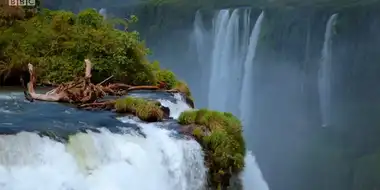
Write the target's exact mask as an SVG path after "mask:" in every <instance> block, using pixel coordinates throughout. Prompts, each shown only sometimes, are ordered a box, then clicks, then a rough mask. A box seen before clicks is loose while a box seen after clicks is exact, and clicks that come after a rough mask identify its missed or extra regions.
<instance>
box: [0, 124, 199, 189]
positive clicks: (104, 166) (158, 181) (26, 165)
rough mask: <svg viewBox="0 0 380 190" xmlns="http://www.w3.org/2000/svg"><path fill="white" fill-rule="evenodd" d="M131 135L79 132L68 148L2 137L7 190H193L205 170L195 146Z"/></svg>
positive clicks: (1, 181) (1, 170)
mask: <svg viewBox="0 0 380 190" xmlns="http://www.w3.org/2000/svg"><path fill="white" fill-rule="evenodd" d="M141 127H142V131H143V132H144V133H145V134H146V138H143V137H140V136H136V135H131V134H114V133H111V132H109V131H108V130H107V129H102V130H101V133H93V132H88V133H78V134H76V135H74V136H72V137H70V140H69V142H68V144H62V143H60V142H56V141H53V140H51V139H49V138H47V137H40V136H38V135H37V134H34V133H29V132H21V133H19V134H17V135H2V136H0V189H2V190H30V189H33V190H104V189H107V190H125V189H128V190H157V188H158V187H160V189H167V190H178V189H183V190H194V189H201V188H202V185H203V183H204V178H205V173H206V169H205V167H204V166H203V153H202V150H201V147H200V146H199V145H198V144H197V143H196V142H195V141H189V140H180V139H174V138H171V137H169V133H170V132H169V131H167V130H164V129H160V128H158V127H156V126H154V124H141Z"/></svg>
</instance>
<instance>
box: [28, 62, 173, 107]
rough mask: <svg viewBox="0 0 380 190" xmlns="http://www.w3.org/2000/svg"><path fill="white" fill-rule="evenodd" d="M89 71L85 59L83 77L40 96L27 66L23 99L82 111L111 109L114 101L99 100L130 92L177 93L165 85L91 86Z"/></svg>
mask: <svg viewBox="0 0 380 190" xmlns="http://www.w3.org/2000/svg"><path fill="white" fill-rule="evenodd" d="M91 69H92V63H91V61H90V60H88V59H85V76H84V77H78V78H77V79H75V80H73V81H70V82H67V83H63V84H60V85H59V86H58V87H56V88H54V89H53V90H50V91H49V92H47V93H44V94H40V93H36V91H35V84H36V75H35V71H34V67H33V65H32V64H28V70H29V74H30V81H29V82H28V83H27V87H26V89H27V92H24V94H25V97H26V99H28V100H29V101H34V100H40V101H50V102H66V103H71V104H75V105H78V107H79V108H84V109H113V108H114V104H115V100H108V101H99V100H100V99H102V98H104V97H105V96H106V95H110V96H123V95H126V94H127V93H128V92H130V91H132V90H164V91H167V92H177V91H176V90H165V85H162V84H160V85H157V86H131V85H127V84H122V83H114V84H108V85H102V83H104V82H105V81H103V82H101V83H99V84H93V83H91V80H90V79H91ZM110 78H111V77H110ZM108 79H109V78H108ZM106 80H107V79H106ZM21 82H23V81H21Z"/></svg>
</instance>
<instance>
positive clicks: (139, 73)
mask: <svg viewBox="0 0 380 190" xmlns="http://www.w3.org/2000/svg"><path fill="white" fill-rule="evenodd" d="M134 20H136V19H134ZM132 21H133V20H126V21H122V20H111V21H109V20H105V19H104V18H103V16H102V15H100V14H98V13H97V12H96V11H95V10H93V9H87V10H84V11H82V12H80V13H78V14H77V15H75V14H73V13H72V12H67V11H60V10H59V11H50V10H43V11H41V12H40V13H39V14H37V15H36V16H32V17H31V18H28V19H13V20H12V23H10V25H3V27H2V28H1V30H0V32H1V35H0V49H1V54H0V72H1V74H2V76H4V77H7V74H9V73H11V72H12V71H14V70H17V69H21V68H23V67H25V65H26V64H27V63H32V64H34V65H36V68H37V69H38V72H39V79H41V81H43V82H51V83H59V82H64V81H68V80H71V79H73V78H74V77H75V76H77V75H80V74H82V72H83V69H84V64H83V60H84V59H85V58H89V59H91V60H92V62H93V63H94V71H95V72H94V76H93V79H94V80H95V81H99V80H102V79H104V78H106V77H108V76H111V75H114V79H116V80H118V81H123V82H126V83H129V84H135V85H141V84H154V83H155V77H154V75H153V72H152V67H151V66H150V64H149V62H148V61H147V59H146V58H145V57H146V55H147V53H148V49H147V48H145V46H144V43H143V42H142V41H140V39H139V34H138V33H137V32H127V31H122V30H117V29H115V26H116V25H119V26H120V25H121V26H124V27H125V28H126V27H127V25H128V24H130V23H131V22H132Z"/></svg>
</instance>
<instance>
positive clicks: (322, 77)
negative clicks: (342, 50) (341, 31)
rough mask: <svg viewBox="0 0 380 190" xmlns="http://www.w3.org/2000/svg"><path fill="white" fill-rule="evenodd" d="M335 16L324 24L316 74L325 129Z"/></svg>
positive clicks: (328, 105)
mask: <svg viewBox="0 0 380 190" xmlns="http://www.w3.org/2000/svg"><path fill="white" fill-rule="evenodd" d="M337 16H338V15H337V14H333V15H331V17H330V18H329V20H328V21H327V24H326V30H325V39H324V42H323V49H322V60H321V62H320V67H319V73H318V88H319V90H318V91H319V98H320V109H321V116H322V126H323V127H327V126H329V125H330V124H331V118H330V117H331V108H330V105H331V77H332V76H331V75H332V73H331V69H332V68H331V67H332V65H331V64H332V62H331V57H332V53H331V49H332V47H331V46H332V36H333V26H334V25H335V23H336V19H337Z"/></svg>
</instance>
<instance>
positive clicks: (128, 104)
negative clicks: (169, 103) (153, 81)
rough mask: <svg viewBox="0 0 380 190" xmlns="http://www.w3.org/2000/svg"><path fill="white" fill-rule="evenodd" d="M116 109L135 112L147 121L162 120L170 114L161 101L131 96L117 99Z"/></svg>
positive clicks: (130, 112)
mask: <svg viewBox="0 0 380 190" xmlns="http://www.w3.org/2000/svg"><path fill="white" fill-rule="evenodd" d="M115 109H116V112H118V113H129V114H133V115H135V116H137V117H138V118H140V119H141V120H143V121H147V122H156V121H162V120H163V119H164V118H166V117H167V116H168V115H169V114H168V113H166V112H167V109H165V107H162V106H161V104H160V102H157V101H151V100H145V99H142V98H136V97H130V96H129V97H126V98H121V99H118V100H116V103H115Z"/></svg>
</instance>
